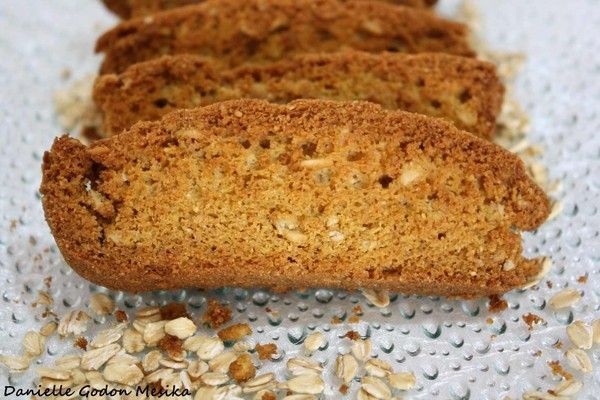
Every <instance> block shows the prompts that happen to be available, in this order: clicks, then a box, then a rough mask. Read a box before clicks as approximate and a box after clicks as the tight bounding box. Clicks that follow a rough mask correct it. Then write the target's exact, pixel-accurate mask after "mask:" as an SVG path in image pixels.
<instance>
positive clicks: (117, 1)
mask: <svg viewBox="0 0 600 400" xmlns="http://www.w3.org/2000/svg"><path fill="white" fill-rule="evenodd" d="M102 1H103V2H104V5H105V6H106V8H108V9H109V10H111V11H112V12H113V13H115V14H117V15H118V16H119V17H121V18H123V19H129V18H133V17H145V16H148V15H152V14H155V13H157V12H160V11H164V10H170V9H172V8H176V7H183V6H187V5H190V4H197V3H202V2H203V1H204V0H102ZM238 1H244V0H238ZM380 1H385V2H388V3H393V4H401V5H405V6H409V7H420V8H423V7H431V6H433V5H434V4H435V3H437V0H380Z"/></svg>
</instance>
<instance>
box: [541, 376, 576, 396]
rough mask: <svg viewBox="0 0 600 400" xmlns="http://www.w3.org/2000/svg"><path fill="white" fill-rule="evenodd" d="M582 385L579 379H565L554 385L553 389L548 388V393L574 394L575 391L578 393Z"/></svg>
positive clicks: (557, 394)
mask: <svg viewBox="0 0 600 400" xmlns="http://www.w3.org/2000/svg"><path fill="white" fill-rule="evenodd" d="M582 387H583V384H582V383H581V381H578V380H575V379H567V380H563V381H562V382H560V383H559V384H558V385H556V386H555V387H554V389H552V390H549V391H548V393H550V394H553V395H555V396H575V395H576V394H577V393H579V391H580V390H581V388H582Z"/></svg>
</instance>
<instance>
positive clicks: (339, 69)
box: [94, 51, 504, 139]
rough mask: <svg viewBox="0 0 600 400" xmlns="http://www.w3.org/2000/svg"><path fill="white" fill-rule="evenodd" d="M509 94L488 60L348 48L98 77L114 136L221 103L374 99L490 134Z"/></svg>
mask: <svg viewBox="0 0 600 400" xmlns="http://www.w3.org/2000/svg"><path fill="white" fill-rule="evenodd" d="M503 93H504V87H503V85H502V83H501V82H500V79H499V78H498V76H497V74H496V69H495V67H494V66H493V65H492V64H490V63H487V62H484V61H479V60H476V59H472V58H466V57H457V56H451V55H447V54H442V53H427V54H425V53H423V54H416V55H409V54H399V53H384V54H372V53H365V52H357V51H345V52H340V53H329V54H305V55H299V56H296V57H294V58H292V59H290V60H286V61H279V62H276V63H272V64H266V65H260V66H247V67H240V68H237V69H233V70H222V69H220V68H218V65H217V64H216V63H215V62H214V60H212V59H207V58H203V57H199V56H192V55H188V54H182V55H176V56H164V57H162V58H158V59H156V60H151V61H146V62H142V63H138V64H135V65H132V66H131V67H129V68H128V69H127V70H126V71H125V72H123V73H122V74H120V75H116V74H106V75H102V76H100V77H99V79H98V80H97V81H96V84H95V87H94V100H95V102H96V104H97V105H98V107H99V109H100V110H101V111H102V113H103V116H104V126H103V130H104V131H105V134H108V135H114V134H117V133H120V132H121V131H122V130H123V129H125V128H129V127H130V126H131V125H133V124H134V123H136V122H138V121H148V120H156V119H159V118H160V117H162V116H163V115H165V114H167V113H169V112H171V111H173V110H177V109H182V108H194V107H198V106H204V105H208V104H212V103H215V102H218V101H223V100H230V99H236V98H259V99H265V100H269V101H272V102H275V103H287V102H290V101H292V100H296V99H299V98H322V99H331V100H368V101H372V102H374V103H377V104H381V105H383V106H384V107H385V108H389V109H401V110H406V111H412V112H418V113H422V114H427V115H431V116H437V117H445V118H447V119H449V120H450V121H452V122H454V123H455V124H456V125H457V126H458V127H459V128H461V129H464V130H467V131H469V132H472V133H474V134H476V135H478V136H480V137H483V138H488V139H489V138H490V137H491V136H492V133H493V131H494V128H495V122H496V117H497V116H498V113H499V112H500V108H501V105H502V98H503Z"/></svg>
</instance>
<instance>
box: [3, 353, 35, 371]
mask: <svg viewBox="0 0 600 400" xmlns="http://www.w3.org/2000/svg"><path fill="white" fill-rule="evenodd" d="M30 362H31V359H30V358H29V357H27V356H11V355H0V363H2V364H4V365H5V366H6V367H7V368H8V369H9V370H10V371H11V372H21V371H25V370H26V369H27V368H29V363H30Z"/></svg>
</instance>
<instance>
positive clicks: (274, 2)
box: [96, 0, 474, 73]
mask: <svg viewBox="0 0 600 400" xmlns="http://www.w3.org/2000/svg"><path fill="white" fill-rule="evenodd" d="M342 48H353V49H356V50H363V51H368V52H381V51H386V50H387V51H393V52H402V53H423V52H444V53H449V54H455V55H463V56H472V55H473V54H474V53H473V51H472V50H471V48H470V46H469V44H468V40H467V29H466V27H465V26H464V25H462V24H459V23H456V22H452V21H448V20H445V19H442V18H440V17H437V16H435V15H434V14H433V13H431V12H429V11H427V10H420V9H417V8H411V7H403V6H394V5H391V4H386V3H383V2H378V1H364V0H349V1H347V2H339V1H338V0H246V1H243V2H240V1H239V0H208V1H206V2H204V3H201V4H198V5H192V6H187V7H180V8H177V9H173V10H170V11H163V12H160V13H158V14H154V15H152V16H150V17H144V18H135V19H132V20H129V21H125V22H122V23H120V24H119V25H117V26H116V27H115V28H113V29H111V30H110V31H108V32H106V33H104V34H103V35H102V36H101V37H100V38H99V39H98V42H97V43H96V51H98V52H103V53H105V55H106V57H105V59H104V62H103V63H102V67H101V73H115V72H122V71H124V70H125V69H126V68H127V67H128V66H130V65H132V64H135V63H137V62H141V61H146V60H150V59H153V58H157V57H159V56H161V55H166V54H182V53H190V54H197V55H203V56H210V57H214V58H215V59H217V60H219V61H220V62H221V63H222V64H223V66H227V67H233V66H237V65H240V64H244V63H266V62H272V61H276V60H281V59H285V58H287V57H290V56H292V55H295V54H301V53H310V52H326V53H331V52H334V51H339V50H340V49H342Z"/></svg>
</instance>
